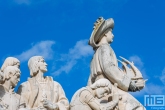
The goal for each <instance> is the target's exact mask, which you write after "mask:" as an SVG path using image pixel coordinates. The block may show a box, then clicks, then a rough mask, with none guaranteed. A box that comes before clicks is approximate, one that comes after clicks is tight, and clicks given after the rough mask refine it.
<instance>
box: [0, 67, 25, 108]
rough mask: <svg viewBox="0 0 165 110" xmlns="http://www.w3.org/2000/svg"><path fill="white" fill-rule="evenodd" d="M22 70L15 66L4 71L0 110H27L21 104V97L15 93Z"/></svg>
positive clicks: (0, 91) (0, 90) (0, 87)
mask: <svg viewBox="0 0 165 110" xmlns="http://www.w3.org/2000/svg"><path fill="white" fill-rule="evenodd" d="M20 74H21V72H20V70H19V69H18V68H17V67H15V66H7V67H5V68H4V69H3V83H2V84H1V85H0V110H26V109H23V108H25V103H21V102H23V101H21V100H22V99H21V97H20V95H18V94H16V93H15V92H14V87H15V86H16V85H17V83H18V82H19V81H20Z"/></svg>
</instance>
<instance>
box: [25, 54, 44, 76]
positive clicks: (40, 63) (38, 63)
mask: <svg viewBox="0 0 165 110" xmlns="http://www.w3.org/2000/svg"><path fill="white" fill-rule="evenodd" d="M28 67H29V70H30V76H31V77H33V76H35V75H36V74H37V73H38V72H39V71H42V72H43V73H44V72H47V64H46V62H45V61H44V58H43V57H42V56H33V57H31V58H30V59H29V61H28Z"/></svg>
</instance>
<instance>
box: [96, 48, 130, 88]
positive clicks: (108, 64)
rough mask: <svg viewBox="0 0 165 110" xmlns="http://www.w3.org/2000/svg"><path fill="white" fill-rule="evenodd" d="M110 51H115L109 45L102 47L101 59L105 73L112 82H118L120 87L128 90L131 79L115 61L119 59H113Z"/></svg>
mask: <svg viewBox="0 0 165 110" xmlns="http://www.w3.org/2000/svg"><path fill="white" fill-rule="evenodd" d="M110 53H111V54H112V53H113V52H111V50H110V47H109V46H108V45H102V46H101V47H100V52H99V61H100V64H101V67H102V69H103V73H104V75H105V76H106V77H107V78H108V79H109V80H110V81H111V82H112V83H117V84H118V87H119V88H120V89H122V90H124V91H128V88H129V85H130V82H131V79H130V78H129V77H128V76H127V75H126V74H124V73H123V72H122V71H121V70H120V69H119V68H118V66H117V65H116V64H115V63H114V61H116V60H117V59H113V57H112V56H111V55H110Z"/></svg>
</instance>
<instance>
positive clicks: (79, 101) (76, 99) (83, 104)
mask: <svg viewBox="0 0 165 110" xmlns="http://www.w3.org/2000/svg"><path fill="white" fill-rule="evenodd" d="M93 99H94V97H93V95H92V91H91V90H90V89H89V88H85V87H83V88H81V89H80V90H78V91H77V92H76V93H75V94H74V96H73V98H72V100H71V103H70V110H92V109H91V108H90V106H89V105H88V102H89V101H90V100H93ZM93 101H96V100H93ZM96 103H99V102H96Z"/></svg>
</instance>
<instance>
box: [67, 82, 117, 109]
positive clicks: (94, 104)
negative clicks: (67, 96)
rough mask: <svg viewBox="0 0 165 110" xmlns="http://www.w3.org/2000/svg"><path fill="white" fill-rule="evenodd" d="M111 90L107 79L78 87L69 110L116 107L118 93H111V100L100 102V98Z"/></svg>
mask: <svg viewBox="0 0 165 110" xmlns="http://www.w3.org/2000/svg"><path fill="white" fill-rule="evenodd" d="M111 92H112V85H111V83H110V82H109V81H108V80H107V79H99V80H97V81H96V82H94V83H93V84H92V85H90V86H87V87H83V88H81V89H79V90H78V91H77V92H76V93H75V94H74V96H73V97H72V100H71V103H70V110H112V109H114V108H116V106H117V104H118V100H119V95H118V93H117V92H116V93H115V94H113V96H112V97H113V99H112V101H111V102H107V103H104V104H102V103H100V100H99V99H101V98H103V97H105V96H108V95H109V94H110V93H111Z"/></svg>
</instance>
